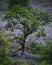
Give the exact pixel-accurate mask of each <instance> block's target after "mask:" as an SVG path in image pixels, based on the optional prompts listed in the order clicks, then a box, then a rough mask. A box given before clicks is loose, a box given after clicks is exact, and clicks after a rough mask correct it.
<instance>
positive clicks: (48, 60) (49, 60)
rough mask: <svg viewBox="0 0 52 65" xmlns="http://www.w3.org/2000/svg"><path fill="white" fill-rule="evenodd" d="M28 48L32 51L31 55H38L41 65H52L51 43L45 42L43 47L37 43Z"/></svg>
mask: <svg viewBox="0 0 52 65" xmlns="http://www.w3.org/2000/svg"><path fill="white" fill-rule="evenodd" d="M30 46H31V48H32V49H33V50H32V53H34V54H38V55H40V58H39V59H41V65H51V64H52V50H51V49H52V41H47V42H46V45H45V46H44V45H43V44H37V43H32V44H31V45H30ZM34 48H35V49H34ZM44 61H45V62H44Z"/></svg>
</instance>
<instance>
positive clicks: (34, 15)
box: [5, 5, 44, 55]
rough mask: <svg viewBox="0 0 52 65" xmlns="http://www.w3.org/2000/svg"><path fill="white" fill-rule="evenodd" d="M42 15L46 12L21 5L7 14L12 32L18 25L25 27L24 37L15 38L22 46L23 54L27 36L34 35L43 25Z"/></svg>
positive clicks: (6, 17)
mask: <svg viewBox="0 0 52 65" xmlns="http://www.w3.org/2000/svg"><path fill="white" fill-rule="evenodd" d="M41 13H44V12H41V10H39V9H37V8H36V9H34V8H31V7H23V6H20V5H16V6H14V7H13V8H12V9H11V10H10V11H8V12H5V15H6V16H5V19H6V20H7V21H8V25H7V27H10V29H11V30H12V31H13V29H14V28H15V26H16V25H17V24H21V25H22V26H23V30H22V31H23V36H21V37H16V38H15V39H17V42H19V43H20V44H21V46H22V48H21V49H22V51H23V52H24V49H25V41H26V38H27V36H28V35H30V34H32V33H33V32H34V31H36V30H37V29H38V28H39V26H41V25H42V20H41V18H40V17H41V15H40V14H41ZM14 19H16V20H17V22H16V21H14ZM18 29H20V28H18ZM18 39H19V40H18ZM22 55H23V53H22Z"/></svg>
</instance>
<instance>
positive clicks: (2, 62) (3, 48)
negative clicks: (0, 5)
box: [0, 31, 12, 65]
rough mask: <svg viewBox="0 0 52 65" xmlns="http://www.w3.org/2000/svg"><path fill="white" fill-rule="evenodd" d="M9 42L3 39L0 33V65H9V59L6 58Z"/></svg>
mask: <svg viewBox="0 0 52 65" xmlns="http://www.w3.org/2000/svg"><path fill="white" fill-rule="evenodd" d="M9 44H10V42H9V41H8V40H7V39H6V38H5V37H4V34H3V32H1V31H0V65H11V64H10V63H11V61H12V59H11V58H8V57H7V51H8V47H9Z"/></svg>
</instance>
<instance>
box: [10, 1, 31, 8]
mask: <svg viewBox="0 0 52 65" xmlns="http://www.w3.org/2000/svg"><path fill="white" fill-rule="evenodd" d="M29 1H30V0H10V1H9V8H10V9H11V8H12V7H13V6H15V5H21V6H28V3H29Z"/></svg>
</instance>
